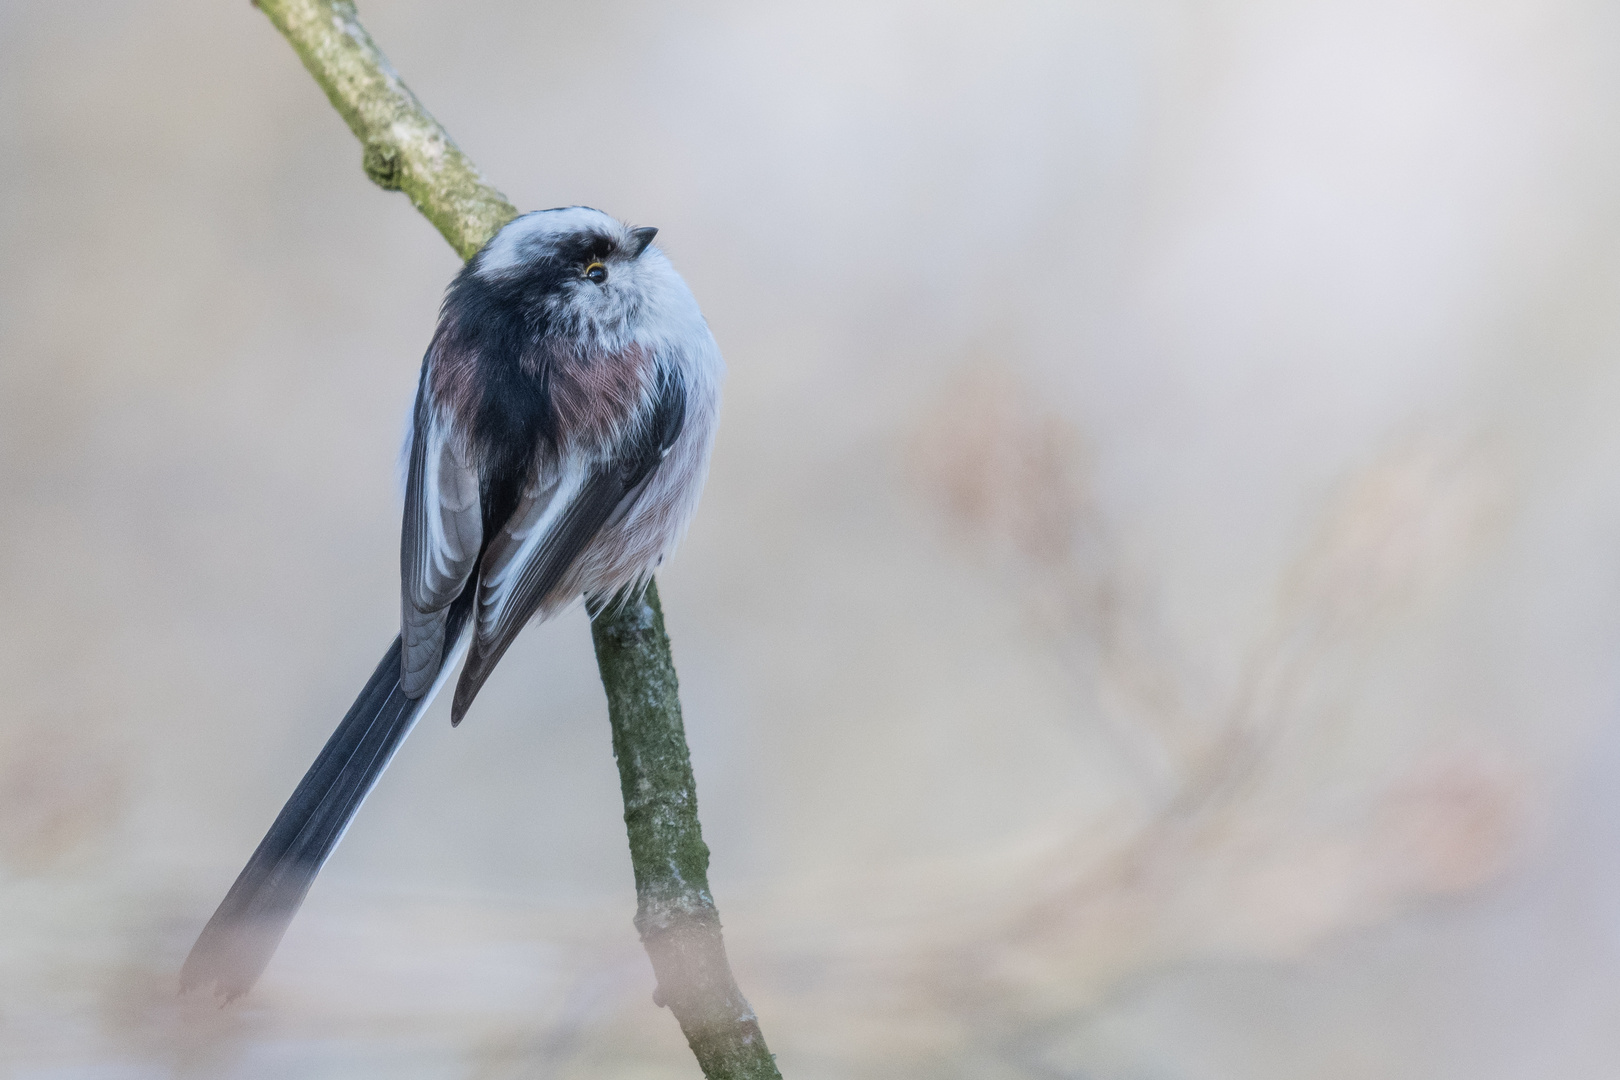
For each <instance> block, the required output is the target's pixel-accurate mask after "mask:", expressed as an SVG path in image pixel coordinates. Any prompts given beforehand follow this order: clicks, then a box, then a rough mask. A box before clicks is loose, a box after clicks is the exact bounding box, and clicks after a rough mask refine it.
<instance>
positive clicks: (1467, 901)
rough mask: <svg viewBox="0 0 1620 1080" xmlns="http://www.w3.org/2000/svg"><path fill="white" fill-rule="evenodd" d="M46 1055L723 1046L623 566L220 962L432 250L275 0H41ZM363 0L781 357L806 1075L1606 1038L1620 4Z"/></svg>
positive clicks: (753, 891) (328, 643) (694, 610)
mask: <svg viewBox="0 0 1620 1080" xmlns="http://www.w3.org/2000/svg"><path fill="white" fill-rule="evenodd" d="M0 12H3V26H0V106H3V107H0V146H3V147H4V152H3V153H0V251H3V255H0V313H3V314H0V348H3V353H0V505H3V506H4V512H3V513H0V556H3V557H0V610H3V612H4V619H3V620H0V680H3V685H4V688H5V690H4V694H3V701H4V704H3V706H0V1076H3V1077H5V1078H7V1080H12V1078H15V1080H36V1078H39V1080H43V1078H50V1080H67V1078H72V1080H126V1078H128V1080H136V1078H140V1080H145V1078H167V1077H177V1078H226V1080H249V1078H284V1077H293V1076H296V1077H300V1078H311V1080H318V1078H327V1077H330V1078H339V1077H341V1078H345V1080H349V1078H362V1077H384V1076H386V1077H390V1078H399V1080H415V1078H434V1080H438V1078H455V1080H508V1078H517V1077H557V1078H587V1077H588V1078H608V1077H612V1078H625V1080H629V1078H636V1080H652V1078H663V1077H691V1076H695V1075H696V1069H695V1066H694V1064H693V1062H692V1060H691V1058H690V1056H689V1054H688V1052H687V1051H686V1049H685V1047H684V1044H683V1043H682V1040H681V1038H680V1035H679V1032H678V1030H677V1028H676V1026H675V1023H674V1021H673V1019H672V1018H671V1017H670V1016H669V1015H668V1014H667V1013H666V1012H662V1011H660V1010H658V1009H657V1008H656V1007H655V1006H654V1005H653V1004H652V1002H651V999H650V995H651V990H652V978H651V972H650V969H649V966H648V964H647V961H646V959H645V957H644V955H643V954H642V952H641V950H640V947H639V944H638V943H637V941H636V939H635V936H634V932H633V930H632V927H631V924H630V919H631V915H632V913H633V910H634V895H633V887H632V881H631V875H630V867H629V862H628V857H627V855H626V851H625V844H624V839H623V827H622V823H621V821H620V807H619V803H618V793H617V787H616V776H615V773H614V768H613V764H612V760H611V757H610V752H609V740H608V731H607V724H606V716H605V706H604V704H603V700H602V695H601V690H600V686H599V684H598V682H597V676H596V671H595V665H594V663H593V661H592V657H591V651H590V644H589V638H588V634H587V628H586V625H585V621H584V617H583V615H582V614H581V613H579V612H578V611H575V612H572V613H570V614H569V615H567V616H566V617H563V618H559V619H558V620H557V621H556V622H555V623H553V624H548V625H546V626H544V627H540V628H536V629H534V630H531V631H530V632H529V633H528V634H527V635H526V637H525V638H524V640H523V641H521V642H520V644H519V645H518V647H516V648H515V649H514V650H513V651H512V653H511V654H509V658H508V659H507V661H506V662H505V663H504V664H503V665H502V667H501V669H500V670H499V672H498V673H497V674H496V676H495V677H494V679H493V680H492V681H491V683H490V684H489V686H488V688H487V689H486V690H485V692H484V694H483V696H482V697H481V698H480V699H479V702H478V707H477V709H476V711H475V712H474V714H473V715H472V716H471V717H470V719H469V722H468V723H467V724H466V725H464V726H463V727H462V728H461V729H459V730H457V731H452V730H451V729H450V727H449V724H448V719H447V711H446V704H445V703H444V702H440V703H439V704H437V705H435V707H434V709H433V711H432V712H431V713H430V714H429V716H428V717H427V719H426V720H425V721H424V722H423V724H422V725H421V726H420V727H419V729H418V731H417V733H416V734H415V735H414V736H413V737H412V739H411V741H410V742H409V743H408V744H407V745H406V747H405V749H404V750H403V751H402V752H401V754H400V756H399V758H398V759H397V760H396V762H395V764H394V766H393V768H392V769H391V770H390V772H389V773H388V775H387V776H386V777H385V779H384V781H383V783H382V784H381V786H380V788H379V789H378V790H377V792H376V793H375V794H374V795H373V797H372V799H371V800H370V801H369V802H368V804H367V805H366V807H365V810H364V812H363V813H362V814H361V816H360V818H359V819H358V821H357V823H356V824H355V826H354V828H353V830H352V831H351V832H350V834H349V836H348V838H347V840H346V842H345V843H344V845H343V846H342V847H341V848H340V849H339V851H338V852H337V854H336V856H335V857H334V858H333V860H332V862H331V863H330V864H329V865H328V867H327V869H326V871H325V873H324V874H323V875H322V877H321V879H320V881H319V882H318V883H317V885H316V887H315V889H314V891H313V892H312V894H311V896H310V898H309V901H308V903H307V904H306V906H305V908H304V910H303V912H302V914H301V915H300V917H299V918H298V920H297V921H296V922H295V924H294V925H293V928H292V931H291V932H290V934H289V935H288V937H287V939H286V941H285V943H284V945H283V947H282V949H281V951H280V953H279V954H278V956H277V958H276V960H275V961H274V963H273V965H272V966H271V968H270V970H269V972H268V973H267V975H266V977H265V979H264V981H263V982H262V983H261V984H260V986H259V987H258V989H256V990H255V991H254V992H253V994H251V995H250V996H249V997H247V998H245V999H243V1000H240V1001H238V1002H236V1003H234V1004H233V1005H231V1006H230V1007H228V1008H225V1009H219V1008H217V1007H216V1005H215V1003H213V1002H211V1001H207V1000H196V999H195V996H193V997H190V998H182V997H179V996H178V995H177V993H176V988H177V977H176V976H177V971H178V967H179V964H180V961H181V959H182V958H183V957H184V955H185V952H186V950H187V949H188V948H189V946H190V944H191V941H192V940H193V938H194V936H195V934H196V932H197V931H198V929H199V928H200V927H201V925H202V923H203V921H204V920H205V919H206V918H207V916H208V915H209V914H210V912H211V911H212V910H213V908H214V905H215V904H216V903H217V902H218V900H219V899H220V897H221V896H222V895H223V892H224V890H225V888H226V887H227V886H228V885H229V884H230V882H231V880H232V878H233V877H234V875H235V874H236V872H237V870H238V869H239V868H240V866H241V864H242V862H243V861H244V860H245V858H246V856H247V855H248V853H249V852H250V851H251V850H252V848H253V846H254V844H255V843H257V841H258V839H259V837H260V836H261V835H262V832H263V830H264V829H265V828H266V827H267V825H268V824H269V822H270V820H271V818H272V817H273V815H274V814H275V812H276V810H277V809H278V808H279V806H280V804H281V801H282V799H283V798H284V797H285V796H286V795H287V794H288V793H289V792H290V791H291V789H292V787H293V785H294V784H295V782H296V781H297V779H298V777H299V776H300V775H301V773H302V771H303V769H304V768H305V767H306V766H307V764H308V763H309V761H310V760H311V759H312V757H313V755H314V754H315V752H316V751H317V750H318V749H319V747H320V745H321V743H322V742H323V740H324V739H325V737H326V735H327V734H328V732H329V731H330V729H331V727H332V726H333V725H334V724H335V722H336V721H337V719H338V718H339V717H340V716H341V714H342V712H343V711H344V709H345V708H346V707H347V705H348V703H349V700H350V697H351V695H352V694H353V692H354V691H355V690H356V689H357V687H358V686H359V684H360V683H361V682H362V681H363V679H364V678H365V677H366V675H367V674H368V673H369V671H370V670H371V668H372V665H373V664H374V663H375V661H376V658H377V656H378V654H379V653H380V652H381V650H382V649H383V647H384V645H385V644H386V643H387V641H388V639H389V637H390V635H391V634H392V633H393V627H394V624H395V619H396V611H397V600H396V591H395V590H396V584H395V581H396V573H397V569H396V567H397V556H396V554H395V553H396V551H397V546H396V545H397V542H398V541H397V535H398V532H397V530H398V514H399V502H398V494H397V479H396V469H397V453H398V447H399V442H400V436H401V434H402V431H403V416H404V412H405V408H406V405H407V402H408V399H409V397H410V394H411V390H412V387H413V385H414V380H415V378H416V372H417V366H418V362H419V357H420V355H421V352H422V350H423V347H424V345H425V343H426V341H427V339H428V335H429V333H430V330H431V327H432V325H433V322H434V318H435V309H436V305H437V301H438V298H439V295H440V292H441V290H442V288H443V287H444V285H445V284H446V282H447V281H448V280H449V278H450V277H451V275H452V274H453V273H454V271H455V269H456V261H455V258H454V256H453V255H452V253H451V252H450V250H449V248H448V247H447V246H446V245H445V244H444V243H443V242H442V241H441V240H440V239H439V237H438V236H437V235H436V234H435V233H434V232H433V230H432V229H431V228H430V227H429V226H428V225H427V224H426V223H425V222H424V221H423V220H421V219H420V218H418V216H417V215H416V214H415V212H414V211H413V210H412V209H411V207H410V206H409V205H408V203H407V202H406V200H405V199H404V197H403V196H400V195H397V194H392V195H391V194H385V193H382V192H380V191H378V190H376V189H375V188H373V187H372V186H371V185H370V184H369V183H368V182H367V181H366V179H365V177H364V175H363V174H362V172H361V169H360V149H359V147H358V146H357V145H356V144H355V142H354V141H353V139H352V138H351V136H350V135H349V133H348V132H347V130H346V129H345V128H344V127H343V125H342V123H341V122H340V121H339V119H338V117H337V116H336V114H335V113H333V111H332V110H331V109H330V107H329V106H328V105H327V103H326V101H325V100H324V98H323V97H322V95H321V93H320V92H319V90H318V89H317V88H316V87H315V85H314V84H313V83H312V81H311V80H310V79H309V78H308V76H307V75H306V74H305V73H304V71H303V70H302V69H301V68H300V66H299V64H298V62H297V60H296V58H295V57H294V55H293V53H292V52H291V51H290V49H289V48H288V47H287V46H286V44H285V43H284V42H283V41H282V40H281V39H280V38H279V37H278V36H277V35H276V33H275V32H274V30H273V29H272V28H271V27H270V25H269V24H268V22H267V21H266V20H265V19H264V18H263V17H262V16H261V15H259V14H258V13H256V12H255V11H254V10H253V9H252V7H251V6H250V5H249V4H248V3H246V2H236V3H197V2H190V3H187V2H181V0H151V2H148V3H143V4H135V3H129V2H127V0H83V2H80V3H74V4H47V3H41V2H38V0H32V2H20V0H6V2H4V3H3V4H0ZM362 15H363V16H364V17H365V18H366V19H367V21H368V23H369V25H370V27H371V29H372V31H373V33H374V34H375V35H376V36H377V38H378V40H379V41H380V43H381V44H382V46H383V48H384V49H385V50H386V51H388V52H389V54H390V55H391V56H392V58H393V59H394V61H395V62H396V64H397V65H398V66H399V68H400V70H401V71H402V72H403V74H404V75H405V77H406V79H407V80H408V81H409V82H410V84H411V85H412V86H413V87H414V89H415V90H416V91H417V92H418V94H419V95H420V96H421V97H422V99H423V100H424V101H425V102H427V103H428V105H429V107H430V108H431V109H432V110H433V111H434V112H435V114H436V115H437V116H438V117H439V118H440V119H441V120H442V121H443V122H444V123H445V124H446V126H447V127H448V128H449V129H450V131H451V132H452V133H453V134H454V135H455V136H456V137H457V139H458V141H459V142H460V143H461V145H462V146H463V147H464V148H465V149H466V150H467V151H468V152H469V153H470V154H471V156H472V157H473V159H474V160H476V161H477V162H479V163H480V164H481V166H482V167H483V168H484V170H485V171H486V173H487V175H488V176H489V177H490V178H491V179H492V180H493V181H494V182H495V183H496V184H497V185H498V186H500V187H501V188H502V189H503V190H504V191H505V192H506V193H507V194H508V195H509V196H510V197H511V198H512V199H513V200H514V201H515V202H516V203H517V204H518V205H519V206H521V207H524V208H541V207H547V206H554V205H566V204H570V203H588V204H591V205H595V206H599V207H602V208H605V209H607V210H609V211H610V212H613V213H615V214H618V215H620V216H621V217H624V218H626V219H628V220H631V221H633V222H635V223H651V224H656V225H658V226H660V227H661V228H662V229H663V232H662V233H661V234H660V237H659V240H660V243H661V244H663V245H664V246H665V248H666V250H667V251H668V252H669V253H670V254H671V256H672V257H673V258H674V260H675V261H676V264H677V266H678V267H680V268H681V270H682V271H683V272H684V273H685V275H686V276H687V279H688V280H689V282H690V283H691V285H692V287H693V289H694V291H695V292H696V293H697V295H698V297H699V299H700V301H701V302H702V303H703V305H704V308H705V310H706V312H707V314H708V316H709V318H710V321H711V323H712V325H713V327H714V330H715V333H716V335H717V337H718V338H719V340H720V343H721V345H722V348H723V349H724V351H725V353H726V355H727V357H728V360H729V362H730V366H731V376H730V381H729V383H728V386H727V401H726V406H725V412H724V419H723V424H722V432H721V436H720V439H719V443H718V446H717V449H716V454H715V460H714V469H713V474H712V479H711V481H710V483H709V487H708V492H707V495H706V498H705V503H704V506H703V509H702V512H701V513H700V515H699V518H698V520H697V523H696V525H695V527H694V529H693V531H692V533H691V536H690V539H689V540H688V542H687V544H686V546H685V547H684V548H683V550H682V552H681V553H680V555H679V556H678V558H677V559H676V560H675V562H674V563H673V564H672V565H670V566H669V567H668V569H667V571H666V572H665V573H664V574H662V575H661V578H660V580H661V584H662V589H663V594H664V600H665V605H666V609H667V611H668V614H669V621H670V626H671V630H672V633H673V636H674V642H675V649H676V657H677V660H678V663H679V666H680V672H681V676H682V681H683V682H682V686H683V694H684V700H685V706H686V714H687V725H688V730H689V733H690V738H691V742H692V746H693V753H694V762H695V767H696V772H697V777H698V781H699V790H700V792H701V796H702V809H703V820H704V826H705V830H706V834H707V837H708V839H709V841H710V843H711V846H712V848H713V850H714V860H713V870H712V879H713V883H714V888H715V893H716V896H717V899H718V902H719V904H720V907H721V911H722V913H723V914H724V915H725V917H726V926H727V935H728V943H729V946H730V950H731V956H732V959H733V962H734V964H735V966H736V968H737V971H738V975H739V978H740V979H741V981H742V984H743V986H744V989H745V990H746V992H747V993H748V994H749V996H750V997H751V999H752V1001H753V1003H754V1004H755V1006H756V1007H757V1009H758V1011H759V1013H760V1015H761V1017H762V1020H763V1023H764V1028H765V1031H766V1034H767V1036H768V1038H769V1039H770V1042H771V1045H772V1047H773V1048H774V1049H775V1050H776V1051H777V1053H778V1055H779V1061H780V1064H781V1066H782V1069H783V1072H784V1074H785V1075H787V1076H788V1077H791V1078H797V1080H810V1078H829V1080H831V1078H877V1077H884V1078H907V1077H914V1078H919V1080H920V1078H958V1077H959V1078H964V1080H966V1078H974V1080H979V1078H984V1080H1054V1078H1071V1080H1081V1078H1084V1080H1228V1078H1231V1080H1239V1078H1242V1080H1268V1078H1277V1080H1283V1078H1296V1077H1301V1076H1309V1077H1315V1078H1321V1080H1339V1078H1345V1080H1349V1078H1424V1080H1449V1078H1464V1077H1466V1078H1468V1080H1506V1078H1510V1077H1536V1078H1560V1080H1563V1078H1569V1080H1575V1078H1586V1077H1592V1078H1599V1077H1601V1078H1609V1077H1614V1076H1616V1075H1620V789H1617V785H1616V783H1615V781H1614V777H1615V775H1616V773H1617V771H1620V726H1617V724H1616V719H1617V712H1620V424H1617V423H1616V420H1615V417H1616V416H1617V415H1620V198H1617V197H1616V193H1617V192H1620V10H1617V9H1616V8H1615V6H1614V5H1613V4H1609V3H1599V2H1595V0H1592V2H1588V0H1402V2H1398V3H1397V2H1394V0H1370V2H1369V0H1292V2H1286V3H1284V2H1270V0H1231V2H1224V3H1223V2H1216V0H1208V2H1205V0H1186V2H1165V0H1078V2H1074V3H1064V4H1042V3H1033V2H1001V3H995V4H991V3H979V4H964V3H948V2H947V3H940V2H937V0H935V2H930V3H923V2H920V0H882V2H860V3H852V2H845V0H831V2H828V3H823V4H815V5H805V4H797V5H785V4H759V3H737V2H718V0H692V2H676V3H652V2H621V0H614V2H601V3H595V4H589V5H585V4H562V3H553V2H545V3H524V2H515V0H480V2H477V3H465V4H444V3H428V2H425V0H375V2H372V3H369V4H367V5H365V7H364V10H363V11H362Z"/></svg>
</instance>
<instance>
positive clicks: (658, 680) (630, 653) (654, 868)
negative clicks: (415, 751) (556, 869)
mask: <svg viewBox="0 0 1620 1080" xmlns="http://www.w3.org/2000/svg"><path fill="white" fill-rule="evenodd" d="M256 6H257V7H258V8H259V9H260V10H261V11H263V12H264V13H265V14H266V15H268V16H269V17H270V21H271V22H273V23H275V25H276V29H278V30H280V31H281V32H282V34H283V35H285V36H286V38H287V40H288V41H289V42H291V43H292V47H293V49H294V50H296V51H297V53H298V56H299V58H300V59H302V60H303V62H304V67H306V68H308V69H309V73H310V74H311V75H313V76H314V77H315V81H316V82H317V83H319V84H320V86H321V89H323V90H325V91H326V96H327V98H329V99H330V100H331V102H332V106H333V107H334V108H336V109H337V111H338V113H339V114H340V115H341V116H342V117H343V119H344V121H345V122H346V123H347V124H348V125H349V130H350V131H353V132H354V134H355V137H356V138H358V139H359V140H360V143H361V145H362V146H363V147H364V148H365V154H364V158H363V164H364V167H365V170H366V175H367V176H369V177H371V179H372V180H373V181H375V182H376V183H377V184H378V185H379V186H380V187H383V188H386V189H388V190H390V191H403V192H405V194H407V195H409V196H410V199H411V202H412V203H413V204H415V206H416V208H417V209H418V210H420V211H421V212H422V215H423V216H424V217H426V218H427V219H428V220H429V221H431V222H433V224H434V226H435V227H436V228H437V229H438V230H439V232H440V233H442V234H443V236H444V238H445V239H446V240H448V241H449V242H450V246H451V247H453V248H455V249H456V252H457V253H458V254H459V255H460V256H461V257H462V258H463V259H469V258H471V257H472V256H473V255H474V254H475V253H476V252H477V251H478V249H479V248H481V247H483V246H484V244H485V243H486V242H488V240H489V238H490V237H492V236H494V235H495V233H496V232H497V231H498V230H499V229H500V227H501V226H502V225H504V224H506V223H507V222H508V221H510V220H512V218H514V217H516V216H517V208H516V207H514V206H513V205H512V204H511V203H510V202H508V201H507V199H506V196H504V195H502V194H501V193H500V192H499V191H497V190H495V189H494V188H493V187H491V186H490V185H489V184H488V183H487V182H486V181H485V180H484V178H483V176H482V175H481V174H480V173H479V172H478V169H477V168H476V167H475V166H474V165H473V163H472V162H471V161H470V160H469V159H468V158H467V155H466V154H463V153H462V152H461V149H460V148H459V147H457V146H456V144H455V142H454V141H453V140H452V139H451V138H450V135H449V133H448V132H447V131H445V130H444V128H443V127H441V126H440V124H439V122H438V121H437V120H435V119H433V117H432V116H431V115H430V114H429V113H428V111H427V110H426V109H424V108H423V107H422V103H421V102H420V101H418V100H417V99H416V95H415V94H413V93H411V91H410V89H409V88H407V87H406V86H405V84H404V83H403V82H401V81H400V78H399V75H398V73H397V72H395V71H394V68H393V65H392V64H390V63H389V62H388V58H387V57H385V56H384V55H383V54H382V51H381V50H380V49H378V48H377V46H376V44H375V43H374V42H373V41H372V40H371V35H370V34H368V33H366V29H365V27H363V26H361V25H360V19H359V16H358V15H357V14H356V12H355V7H354V4H353V3H351V2H350V0H256ZM591 635H592V639H593V641H594V643H595V645H596V659H597V665H598V667H599V668H600V669H601V673H602V685H603V688H604V689H605V690H606V691H607V698H608V715H609V718H610V720H611V722H612V725H613V754H614V757H615V759H616V760H617V761H618V765H619V781H620V786H621V787H622V789H623V792H624V821H625V828H626V830H627V832H628V833H629V837H630V859H631V862H632V864H633V865H634V867H635V875H636V897H637V912H636V928H637V929H638V930H639V931H640V933H641V940H642V944H643V945H645V946H646V949H647V955H648V956H649V957H650V958H651V960H652V964H653V971H654V973H655V974H656V975H657V977H658V990H657V992H656V993H655V994H654V995H653V1000H654V1001H656V1002H657V1003H658V1004H660V1005H668V1006H669V1008H670V1011H671V1012H673V1013H674V1014H675V1018H676V1019H677V1020H678V1021H679V1022H680V1025H681V1030H682V1031H683V1032H685V1034H686V1038H687V1042H688V1043H689V1044H690V1045H691V1047H692V1052H693V1053H694V1054H695V1055H696V1056H697V1059H698V1064H699V1065H701V1066H702V1068H703V1073H704V1075H705V1076H707V1077H709V1078H710V1080H721V1078H724V1080H781V1074H780V1073H779V1072H778V1071H777V1069H776V1063H775V1060H774V1059H773V1058H772V1056H771V1054H770V1051H769V1050H768V1049H766V1046H765V1039H764V1036H762V1035H761V1034H760V1030H759V1022H758V1020H757V1019H756V1018H755V1016H754V1012H753V1010H752V1009H751V1008H749V1005H748V1002H747V1001H746V1000H745V999H744V998H743V996H742V992H741V991H740V990H738V988H737V983H736V981H735V979H733V977H732V974H731V967H730V964H729V963H728V962H727V960H726V950H725V943H724V942H723V941H722V939H721V936H720V915H719V912H718V911H717V910H716V908H715V906H714V900H713V898H712V897H711V896H710V895H709V878H708V867H709V849H708V847H707V846H706V845H705V844H704V843H703V834H702V831H701V829H700V827H699V824H698V817H697V787H696V784H695V783H694V782H693V778H692V764H691V755H690V753H689V752H688V750H687V746H686V731H685V728H684V727H683V725H682V722H681V703H680V697H679V695H678V693H677V689H678V688H677V684H676V679H675V662H674V659H673V658H672V657H671V656H670V651H669V638H668V636H667V635H666V634H665V633H664V615H663V610H662V608H661V607H660V606H659V603H658V590H657V588H656V586H655V585H652V584H649V585H648V587H647V591H646V594H645V595H644V596H642V597H640V598H636V599H631V600H628V601H625V602H623V603H617V604H613V605H610V606H609V607H608V609H607V610H605V611H603V612H602V613H601V614H600V615H598V617H597V618H596V619H595V620H594V621H593V622H592V625H591Z"/></svg>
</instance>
